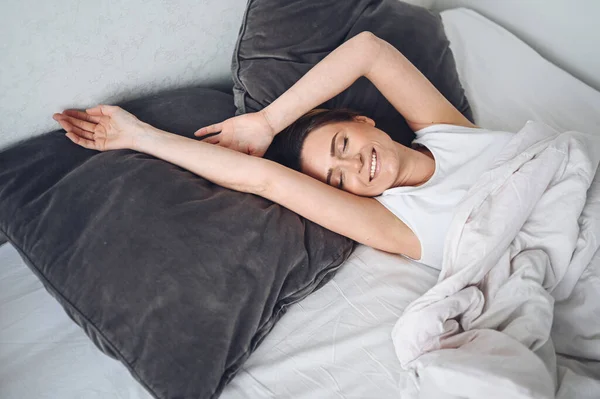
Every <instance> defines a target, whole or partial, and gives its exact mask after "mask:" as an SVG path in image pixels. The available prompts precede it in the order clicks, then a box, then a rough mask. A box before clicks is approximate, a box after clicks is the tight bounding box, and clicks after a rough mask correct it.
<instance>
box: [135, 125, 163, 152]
mask: <svg viewBox="0 0 600 399" xmlns="http://www.w3.org/2000/svg"><path fill="white" fill-rule="evenodd" d="M158 134H160V132H159V131H158V130H157V129H156V128H155V127H154V126H152V125H149V124H148V123H145V122H142V121H140V123H139V124H138V125H137V126H136V127H135V128H134V129H133V130H132V136H131V149H132V150H134V151H138V152H145V151H144V150H145V149H146V148H147V146H148V143H149V142H151V141H152V140H153V139H155V138H156V136H157V135H158Z"/></svg>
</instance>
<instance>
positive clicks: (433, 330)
mask: <svg viewBox="0 0 600 399" xmlns="http://www.w3.org/2000/svg"><path fill="white" fill-rule="evenodd" d="M599 161H600V138H598V137H595V136H591V135H587V134H583V133H578V132H566V133H561V134H559V133H558V132H556V131H555V130H553V129H552V128H550V127H548V126H546V125H544V124H541V123H536V122H528V123H527V124H526V125H525V127H524V128H523V129H521V130H520V131H519V132H518V133H517V134H516V135H515V137H514V138H513V139H512V140H511V141H510V142H509V144H508V145H507V146H506V147H505V148H504V149H503V150H502V152H501V154H500V156H499V157H498V158H497V160H496V162H495V163H494V165H493V167H492V168H491V169H490V170H489V171H488V172H486V173H485V174H484V175H483V176H482V177H481V178H480V179H479V180H478V182H477V183H476V184H475V186H474V187H473V188H472V189H471V190H470V192H469V193H468V194H467V196H466V197H465V198H464V200H463V201H462V202H461V204H460V205H459V207H458V208H457V211H456V213H455V216H454V219H453V221H452V224H451V227H450V230H449V232H448V236H447V239H446V244H445V250H444V261H443V265H442V271H441V273H440V276H439V279H438V283H437V284H436V285H435V286H434V287H433V288H432V289H430V290H429V291H428V292H427V293H425V294H424V295H423V296H421V297H420V298H419V299H417V300H415V301H414V302H413V303H411V304H410V305H409V306H408V307H407V308H406V309H405V311H404V313H403V315H402V316H401V317H400V319H399V320H398V321H397V323H396V324H395V326H394V329H393V331H392V338H393V341H394V347H395V350H396V355H397V356H398V359H399V360H400V363H401V365H402V367H403V368H404V369H407V370H409V371H411V372H412V373H411V374H412V376H413V379H414V382H415V383H416V384H412V385H411V384H407V385H406V388H405V390H406V391H407V392H406V393H411V394H412V396H414V395H419V396H420V397H422V398H436V399H438V398H448V397H482V396H481V395H482V392H485V396H486V397H489V398H492V397H498V398H553V397H555V395H556V392H557V389H559V386H560V382H561V379H564V378H568V376H566V375H565V373H566V372H567V371H566V369H561V368H560V365H557V361H556V359H557V357H556V353H560V354H562V355H567V357H568V356H577V357H580V358H581V357H583V358H585V359H588V360H591V361H598V360H600V321H599V320H600V304H599V303H600V283H599V279H598V276H599V273H598V272H597V270H598V268H599V267H600V266H599V265H598V263H600V259H597V258H595V257H594V255H595V254H596V251H597V249H598V245H599V240H598V237H599V236H600V184H599V182H598V178H597V177H596V170H597V168H598V163H599ZM589 276H592V278H591V279H590V278H589ZM585 278H587V280H586V284H587V285H581V286H580V285H578V284H577V283H578V282H579V281H580V279H585ZM590 280H591V281H590ZM572 294H573V295H572ZM569 301H570V302H569ZM573 301H575V302H579V304H578V305H582V304H585V306H583V307H584V308H585V312H583V313H582V312H580V310H581V308H582V306H579V307H575V306H572V305H573ZM555 302H556V303H557V306H556V309H555ZM590 316H591V317H590ZM554 317H556V319H557V320H556V327H555V329H554V330H552V327H553V319H554ZM551 332H552V335H551ZM596 378H598V377H597V376H596ZM590 381H591V382H590ZM590 381H588V382H581V383H582V384H584V383H589V384H591V385H590V389H600V387H599V386H597V385H596V386H594V381H596V380H594V379H590ZM595 384H597V381H596V382H595ZM415 387H417V389H415ZM411 391H412V392H411ZM596 392H598V391H596ZM559 393H560V392H559ZM562 396H565V397H569V396H568V393H564V392H563V393H562Z"/></svg>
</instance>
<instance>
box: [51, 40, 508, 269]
mask: <svg viewBox="0 0 600 399" xmlns="http://www.w3.org/2000/svg"><path fill="white" fill-rule="evenodd" d="M361 76H365V77H367V78H368V79H369V80H370V81H371V82H373V84H374V85H375V86H376V87H377V88H378V89H379V90H380V91H381V93H382V94H383V95H384V96H385V97H386V98H387V99H388V101H389V102H390V103H391V104H392V105H393V106H394V107H395V108H396V110H398V112H400V113H401V114H402V116H403V117H404V118H405V119H406V120H407V122H408V124H409V126H410V127H411V129H413V130H414V131H415V133H416V139H415V141H414V144H413V148H408V147H405V146H403V145H401V144H398V143H396V142H394V141H392V140H391V139H390V137H389V136H388V135H387V134H386V133H384V132H383V131H381V130H379V129H377V127H375V123H374V122H373V120H371V119H369V118H367V117H364V116H361V115H359V114H356V113H353V112H351V111H346V110H331V111H327V110H313V108H314V107H316V106H318V105H319V104H322V103H323V102H325V101H327V100H329V99H330V98H332V97H334V96H336V95H337V94H339V93H341V92H342V91H344V90H345V89H346V88H348V87H349V86H350V85H351V84H352V83H353V82H354V81H356V80H357V79H358V78H360V77H361ZM310 110H312V111H310ZM309 111H310V112H309ZM307 112H308V113H307ZM54 119H56V120H57V121H58V122H59V123H60V125H61V126H62V127H63V128H64V129H65V130H66V131H67V137H68V138H69V139H71V140H72V141H73V142H74V143H76V144H78V145H80V146H82V147H85V148H89V149H95V150H98V151H107V150H116V149H133V150H136V151H140V152H144V153H147V154H150V155H153V156H155V157H158V158H161V159H163V160H165V161H168V162H171V163H174V164H176V165H179V166H180V167H182V168H185V169H188V170H190V171H191V172H193V173H195V174H198V175H200V176H202V177H204V178H206V179H208V180H210V181H212V182H214V183H216V184H219V185H221V186H224V187H228V188H230V189H234V190H238V191H243V192H248V193H253V194H256V195H260V196H262V197H265V198H267V199H269V200H271V201H274V202H277V203H279V204H281V205H283V206H285V207H287V208H289V209H291V210H292V211H294V212H296V213H298V214H300V215H302V216H304V217H306V218H307V219H310V220H312V221H313V222H315V223H318V224H320V225H322V226H324V227H326V228H328V229H330V230H333V231H335V232H337V233H339V234H342V235H344V236H346V237H349V238H351V239H353V240H355V241H358V242H360V243H363V244H366V245H369V246H371V247H374V248H378V249H381V250H384V251H387V252H392V253H397V254H403V255H406V256H408V257H410V258H413V259H417V260H419V261H421V262H422V263H425V264H428V265H430V266H433V267H436V268H441V263H442V253H443V247H444V238H445V234H446V231H447V228H448V226H449V224H450V221H451V218H452V213H453V210H454V208H455V206H456V205H457V203H458V202H459V201H460V200H461V198H462V197H463V196H464V194H465V193H466V192H467V191H468V190H469V188H470V186H471V185H472V184H473V183H474V182H475V180H476V179H477V178H478V177H479V176H480V175H481V174H482V173H483V172H484V171H485V169H486V168H487V167H488V166H489V165H490V163H491V161H492V160H493V158H494V156H495V155H496V154H497V153H499V152H500V150H501V149H502V147H503V146H504V144H505V143H506V142H507V141H508V139H509V138H510V136H511V134H509V133H504V132H491V131H488V130H484V129H480V128H477V127H476V126H475V125H473V124H472V123H471V122H469V120H467V119H466V118H465V117H464V116H463V115H462V114H461V113H460V112H459V111H458V110H457V109H456V108H455V107H454V106H453V105H452V104H451V103H450V102H449V101H448V100H446V98H444V96H443V95H442V94H441V93H440V92H439V91H438V90H437V89H436V88H435V87H434V86H433V85H432V84H431V83H430V82H429V81H428V80H427V78H425V77H424V76H423V75H422V74H421V73H420V72H419V71H418V70H417V69H416V68H415V67H414V66H413V65H412V64H411V62H410V61H408V60H407V59H406V57H404V55H402V54H401V53H400V52H399V51H398V50H396V49H395V48H394V47H393V46H391V45H390V44H388V43H387V42H385V41H383V40H381V39H379V38H377V37H376V36H374V35H373V34H371V33H368V32H363V33H361V34H359V35H357V36H355V37H354V38H352V39H350V40H348V41H347V42H345V43H344V44H342V45H341V46H340V47H338V48H337V49H336V50H335V51H333V52H332V53H331V54H329V55H328V56H327V57H325V58H324V59H323V60H322V61H321V62H320V63H319V64H317V65H316V66H315V67H314V68H313V69H311V70H310V71H309V72H308V73H307V74H306V75H305V76H304V77H303V78H302V79H300V80H299V81H298V82H297V83H296V84H295V85H294V86H292V87H291V88H290V89H289V90H288V91H286V92H285V93H284V94H283V95H282V96H281V97H279V98H278V99H277V100H276V101H274V102H273V103H272V104H271V105H269V106H268V107H267V108H265V109H263V110H262V111H260V112H257V113H250V114H246V115H241V116H237V117H234V118H230V119H228V120H226V121H223V122H221V123H218V124H215V125H212V126H209V127H204V128H202V129H200V130H199V131H198V132H196V133H195V134H196V136H200V137H204V136H206V135H210V134H214V133H218V134H216V135H213V136H210V137H207V138H205V139H204V140H203V141H197V140H193V139H189V138H185V137H181V136H178V135H175V134H170V133H167V132H164V131H161V130H158V129H156V128H154V127H152V126H150V125H148V124H146V123H143V122H141V121H139V120H138V119H137V118H136V117H135V116H133V115H131V114H130V113H128V112H126V111H124V110H122V109H121V108H119V107H115V106H108V105H99V106H97V107H95V108H91V109H88V110H86V111H85V112H81V111H75V110H66V111H64V112H63V113H61V114H55V115H54ZM280 133H281V134H283V135H285V136H284V138H285V141H286V144H287V145H286V147H287V150H286V161H285V162H284V163H285V164H286V166H289V168H288V167H285V166H282V165H280V164H278V163H275V162H272V161H269V160H266V159H263V158H261V156H262V155H263V154H264V153H265V151H266V149H267V148H268V147H269V145H270V144H271V142H272V139H273V137H274V136H275V135H276V134H280ZM215 144H216V145H215ZM248 154H250V155H255V156H249V155H248ZM294 169H295V170H294ZM300 172H302V173H300Z"/></svg>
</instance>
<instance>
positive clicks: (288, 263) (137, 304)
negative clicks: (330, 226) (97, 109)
mask: <svg viewBox="0 0 600 399" xmlns="http://www.w3.org/2000/svg"><path fill="white" fill-rule="evenodd" d="M123 107H124V108H125V109H128V110H129V111H131V112H132V113H134V114H135V115H137V116H138V117H140V119H142V120H145V121H146V122H149V123H151V124H153V125H155V126H157V127H159V128H161V129H165V130H168V131H172V132H176V133H179V134H182V135H185V136H188V137H193V132H194V131H195V130H196V129H198V128H199V127H201V126H205V125H208V124H212V123H215V122H218V121H221V120H223V119H226V118H228V117H231V116H233V114H234V110H235V109H234V106H233V98H232V96H231V95H230V94H225V93H221V92H218V91H214V90H208V89H199V88H195V89H186V90H179V91H175V92H171V93H167V94H164V95H159V96H154V97H151V98H148V99H144V100H139V101H134V102H131V103H128V104H125V105H123ZM48 117H50V115H49V116H48ZM1 235H6V237H7V238H8V240H9V242H10V243H11V244H12V245H13V246H15V247H16V249H17V250H18V251H19V253H20V254H21V256H22V258H23V259H24V261H25V262H26V263H27V265H28V266H29V267H30V268H31V270H32V271H33V272H34V273H35V274H36V275H37V276H38V277H39V278H40V280H41V281H42V282H43V284H44V285H45V287H46V289H47V290H48V291H49V292H50V293H51V294H52V295H53V296H54V297H55V298H56V299H57V300H58V301H59V302H60V303H61V305H62V306H63V307H64V309H65V311H66V312H67V313H68V314H69V316H70V317H71V318H72V319H73V320H74V321H75V322H76V323H78V324H79V325H80V326H81V327H82V328H83V329H84V330H85V332H86V333H87V334H88V336H89V337H90V338H91V339H92V340H93V341H94V343H95V344H96V345H97V346H98V347H99V348H100V349H101V350H102V351H104V352H105V353H106V354H108V355H110V356H112V357H114V358H116V359H118V360H120V361H121V362H123V364H125V366H126V367H127V368H128V369H129V370H130V372H131V374H132V375H133V377H134V378H136V379H137V380H138V381H139V382H140V383H141V384H142V385H143V386H144V387H145V388H146V389H147V390H148V391H149V392H150V393H151V394H152V395H153V396H154V397H156V398H190V399H191V398H194V399H197V398H216V397H218V396H219V394H220V392H221V391H222V389H223V387H224V386H225V384H226V383H227V382H228V381H229V380H230V379H231V378H232V377H233V376H234V375H235V374H236V372H237V370H238V369H239V367H240V366H241V364H242V363H243V362H244V361H245V360H246V359H247V358H248V356H249V355H250V353H252V351H253V350H254V349H255V348H256V347H257V345H258V344H259V343H260V342H261V341H262V340H263V338H264V337H265V335H266V334H267V333H268V332H269V331H270V330H271V328H272V327H273V325H274V323H275V322H277V320H278V319H279V318H280V317H281V316H282V315H283V314H284V313H285V311H286V308H287V307H288V306H289V305H291V304H293V303H295V302H298V301H299V300H301V299H303V298H304V297H306V296H307V295H309V294H310V293H311V292H313V291H314V290H316V289H318V288H319V287H320V286H322V285H323V284H324V283H326V282H327V281H328V280H329V279H330V278H331V277H332V276H333V274H334V273H335V271H336V270H337V269H338V268H339V267H340V265H341V264H342V262H343V261H344V260H345V259H346V258H347V256H348V255H349V254H350V252H351V251H352V249H353V242H352V241H350V240H349V239H346V238H344V237H341V236H339V235H337V234H334V233H332V232H331V231H328V230H326V229H324V228H321V227H320V226H318V225H315V224H313V223H311V222H309V221H306V220H304V219H303V218H300V217H299V216H298V215H296V214H294V213H292V212H290V211H289V210H287V209H285V208H283V207H281V206H279V205H277V204H274V203H272V202H270V201H267V200H265V199H263V198H260V197H257V196H254V195H250V194H243V193H239V192H235V191H231V190H228V189H224V188H221V187H219V186H216V185H214V184H212V183H210V182H208V181H206V180H204V179H202V178H200V177H198V176H196V175H194V174H192V173H191V172H189V171H187V170H184V169H182V168H180V167H178V166H175V165H173V164H170V163H167V162H165V161H162V160H160V159H157V158H154V157H152V156H150V155H146V154H143V153H138V152H135V151H131V150H118V151H107V152H102V153H101V152H97V151H93V150H88V149H84V148H82V147H79V146H77V145H75V144H73V143H72V142H70V140H68V139H67V138H66V137H65V136H64V131H56V132H52V133H49V134H45V135H42V136H39V137H35V138H33V139H30V140H27V141H24V142H21V143H18V144H16V145H14V146H11V147H10V148H8V149H5V150H3V151H0V236H1Z"/></svg>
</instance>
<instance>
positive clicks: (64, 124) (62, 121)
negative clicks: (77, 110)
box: [58, 119, 94, 140]
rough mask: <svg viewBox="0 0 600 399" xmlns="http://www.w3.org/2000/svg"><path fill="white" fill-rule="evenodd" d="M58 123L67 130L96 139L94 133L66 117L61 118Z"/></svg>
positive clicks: (86, 137)
mask: <svg viewBox="0 0 600 399" xmlns="http://www.w3.org/2000/svg"><path fill="white" fill-rule="evenodd" d="M58 123H59V124H60V126H61V127H62V128H63V129H65V131H67V132H70V133H75V134H76V135H77V136H81V137H83V138H85V139H89V140H93V139H94V133H92V132H88V131H87V130H83V129H81V128H79V127H77V126H75V125H72V124H70V123H69V122H68V121H67V120H66V119H59V120H58Z"/></svg>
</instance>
